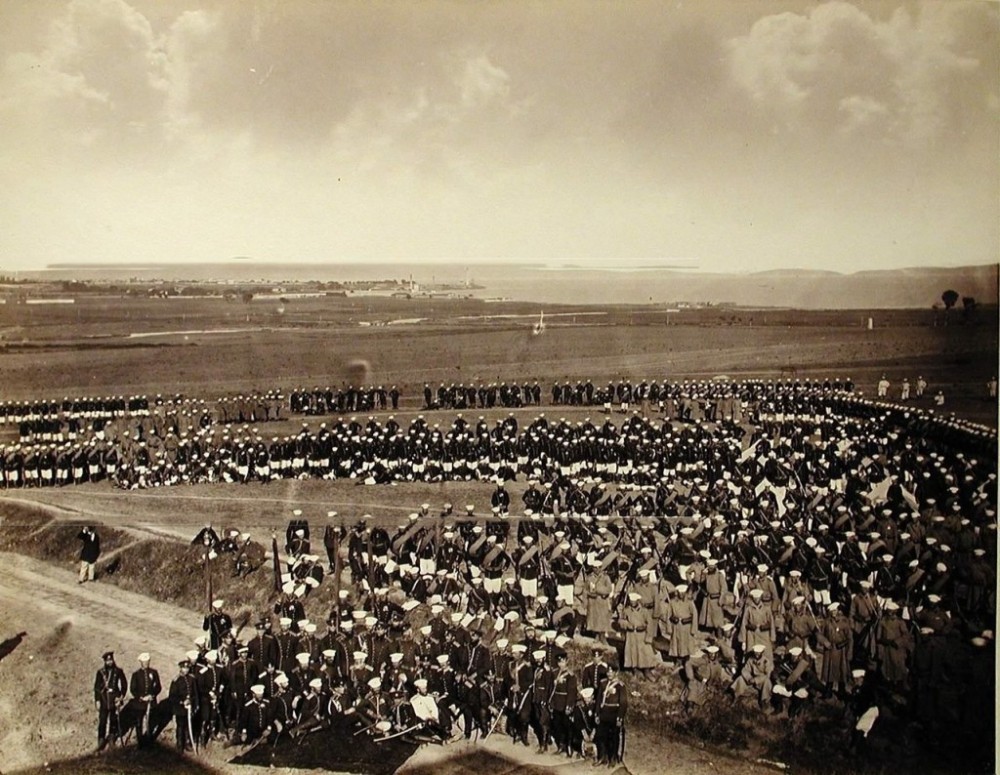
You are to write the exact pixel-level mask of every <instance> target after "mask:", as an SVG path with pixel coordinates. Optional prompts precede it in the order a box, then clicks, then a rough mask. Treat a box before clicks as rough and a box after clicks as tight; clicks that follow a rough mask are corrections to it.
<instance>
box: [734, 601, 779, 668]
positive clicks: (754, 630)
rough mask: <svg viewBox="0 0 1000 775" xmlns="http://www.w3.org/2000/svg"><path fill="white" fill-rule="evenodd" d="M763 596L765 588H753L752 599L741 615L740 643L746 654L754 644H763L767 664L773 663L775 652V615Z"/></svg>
mask: <svg viewBox="0 0 1000 775" xmlns="http://www.w3.org/2000/svg"><path fill="white" fill-rule="evenodd" d="M763 598H764V590H763V589H760V588H759V587H758V588H756V589H753V590H751V592H750V599H749V601H747V604H746V608H744V609H743V615H742V616H741V617H740V643H741V644H742V645H743V653H744V654H749V653H750V652H751V651H752V650H753V647H754V646H757V645H760V646H763V647H764V652H763V653H764V659H765V661H766V664H767V665H771V664H772V658H773V653H774V636H775V632H774V615H773V614H772V613H771V607H770V606H769V605H765V604H764V600H763Z"/></svg>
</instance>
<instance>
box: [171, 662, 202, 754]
mask: <svg viewBox="0 0 1000 775" xmlns="http://www.w3.org/2000/svg"><path fill="white" fill-rule="evenodd" d="M177 669H178V673H177V677H176V678H175V679H174V680H173V681H171V682H170V692H169V694H168V695H167V699H169V700H170V705H171V707H172V708H173V711H174V725H175V726H176V727H177V748H178V750H181V751H185V750H188V749H189V748H190V747H191V745H192V744H193V743H194V742H195V737H194V719H195V716H196V714H197V713H198V685H197V682H196V681H195V678H194V676H193V675H191V660H189V659H182V660H181V661H180V662H178V663H177Z"/></svg>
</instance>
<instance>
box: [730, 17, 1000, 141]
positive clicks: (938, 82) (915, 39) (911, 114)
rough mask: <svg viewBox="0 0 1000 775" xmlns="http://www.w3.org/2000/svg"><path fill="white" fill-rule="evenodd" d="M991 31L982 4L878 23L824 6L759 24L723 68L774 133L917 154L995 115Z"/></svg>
mask: <svg viewBox="0 0 1000 775" xmlns="http://www.w3.org/2000/svg"><path fill="white" fill-rule="evenodd" d="M997 28H998V14H997V12H996V9H995V8H992V7H988V6H987V5H986V4H983V3H960V2H954V3H933V4H927V5H921V6H919V7H918V10H917V11H916V12H915V13H911V12H910V11H908V10H906V9H904V8H900V9H898V10H896V11H895V12H894V13H893V14H892V15H891V16H890V17H889V18H887V19H878V18H875V17H874V16H873V15H871V14H869V13H867V12H866V11H865V10H862V9H861V8H858V7H855V6H854V5H851V4H849V3H845V2H830V3H823V4H820V5H818V6H816V7H815V8H813V9H812V10H811V11H809V12H808V13H806V14H797V13H782V14H775V15H770V16H765V17H763V18H761V19H759V20H757V21H756V22H755V23H754V24H753V26H752V27H751V29H750V31H749V32H748V33H747V34H746V35H742V36H739V37H736V38H733V39H732V40H730V42H729V63H730V67H731V74H732V78H733V80H734V82H735V83H737V84H738V85H739V86H740V87H741V88H742V89H743V90H744V92H745V93H746V94H748V95H749V96H750V97H751V98H752V99H753V101H754V104H755V108H756V111H757V118H759V119H760V120H762V121H765V122H769V123H771V125H772V126H774V127H775V128H776V129H777V131H780V132H786V133H805V134H806V135H807V136H809V137H815V136H816V135H823V134H826V133H829V132H831V130H832V131H833V132H836V133H839V134H841V135H851V134H854V133H867V134H869V135H871V136H874V137H878V138H879V139H882V140H887V141H891V142H897V141H901V142H903V143H905V144H908V145H910V146H912V147H918V148H919V147H924V146H926V145H927V144H928V143H932V142H935V141H939V140H942V139H946V138H947V139H950V138H951V137H954V136H956V135H958V134H959V133H960V132H961V130H962V126H961V124H962V123H964V124H965V126H966V127H968V126H969V125H970V124H977V123H978V124H985V123H988V121H987V120H984V119H988V117H989V115H988V114H990V113H993V114H995V113H996V111H995V108H994V107H991V105H992V104H993V103H995V95H996V93H997V68H996V67H995V62H996V53H995V43H996V36H997Z"/></svg>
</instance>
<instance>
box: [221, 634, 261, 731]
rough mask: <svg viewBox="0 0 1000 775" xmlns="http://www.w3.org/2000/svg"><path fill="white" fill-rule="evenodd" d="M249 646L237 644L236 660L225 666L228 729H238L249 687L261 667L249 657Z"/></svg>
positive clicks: (254, 681) (255, 679) (254, 680)
mask: <svg viewBox="0 0 1000 775" xmlns="http://www.w3.org/2000/svg"><path fill="white" fill-rule="evenodd" d="M249 654H250V648H249V647H248V646H242V645H241V646H238V647H237V648H236V661H234V662H232V663H230V664H229V666H228V667H227V668H226V692H227V698H226V703H225V711H226V719H225V721H226V727H227V728H228V729H229V730H230V731H234V730H235V731H237V732H238V731H239V729H240V726H241V722H242V711H243V706H244V705H245V704H246V702H247V699H249V698H248V695H249V694H250V687H251V686H252V685H253V684H254V683H256V681H257V676H258V675H259V674H260V672H261V670H262V669H263V667H260V666H258V665H257V663H256V662H254V661H252V660H251V659H249Z"/></svg>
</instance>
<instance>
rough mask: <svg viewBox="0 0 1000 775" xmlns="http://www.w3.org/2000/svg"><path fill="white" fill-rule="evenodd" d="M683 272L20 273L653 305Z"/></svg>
mask: <svg viewBox="0 0 1000 775" xmlns="http://www.w3.org/2000/svg"><path fill="white" fill-rule="evenodd" d="M679 274H684V273H683V272H677V271H674V270H673V269H669V268H663V267H662V266H645V265H634V266H630V265H621V266H613V267H602V268H598V269H589V268H587V269H583V268H580V267H577V266H574V265H569V264H552V265H548V264H541V263H538V264H531V263H524V264H459V263H455V264H391V263H385V264H382V263H378V264H319V263H316V264H312V263H302V264H264V263H258V262H250V261H229V262H224V263H213V264H133V265H130V266H112V265H97V264H88V265H72V264H64V265H54V266H53V267H51V268H49V269H46V270H42V271H37V272H21V273H19V274H18V277H21V278H30V279H39V280H54V279H58V280H76V281H83V280H90V281H105V282H125V281H128V280H140V281H146V282H148V281H154V280H162V281H166V282H172V283H183V282H205V281H209V280H215V281H220V282H229V283H234V284H237V283H248V282H260V281H266V282H273V283H275V284H277V283H281V282H286V283H288V282H303V281H309V280H315V281H322V282H357V281H363V280H410V279H412V280H413V281H414V282H416V283H418V284H420V285H422V286H427V285H442V284H447V285H454V286H464V285H465V284H466V283H468V284H469V285H470V286H479V287H469V288H468V289H464V288H462V287H459V288H457V289H456V292H458V293H463V294H468V295H470V296H474V297H476V298H484V299H495V298H503V299H510V300H514V301H529V302H536V303H547V304H596V303H603V304H647V303H651V302H652V303H656V302H666V301H669V300H672V299H674V298H676V296H674V295H671V292H672V290H673V291H675V290H676V282H677V277H678V275H679Z"/></svg>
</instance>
